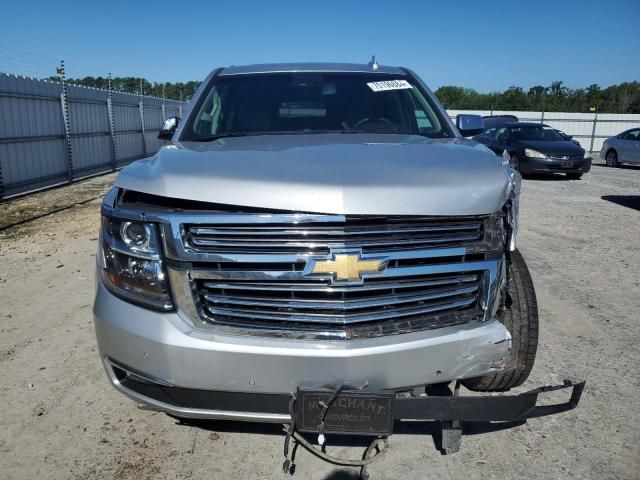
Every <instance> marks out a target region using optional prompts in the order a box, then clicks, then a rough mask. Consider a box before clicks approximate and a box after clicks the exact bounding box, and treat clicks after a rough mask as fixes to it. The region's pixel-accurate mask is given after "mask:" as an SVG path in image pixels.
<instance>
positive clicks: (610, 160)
mask: <svg viewBox="0 0 640 480" xmlns="http://www.w3.org/2000/svg"><path fill="white" fill-rule="evenodd" d="M605 162H606V163H607V167H619V166H620V162H618V152H616V151H615V150H609V151H608V152H607V156H606V157H605Z"/></svg>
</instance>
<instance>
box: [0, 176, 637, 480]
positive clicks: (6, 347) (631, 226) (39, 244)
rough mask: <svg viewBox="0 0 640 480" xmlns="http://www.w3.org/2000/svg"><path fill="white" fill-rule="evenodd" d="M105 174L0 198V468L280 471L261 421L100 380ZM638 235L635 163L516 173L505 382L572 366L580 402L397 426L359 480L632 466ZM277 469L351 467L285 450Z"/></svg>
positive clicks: (547, 376)
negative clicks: (446, 442) (522, 358)
mask: <svg viewBox="0 0 640 480" xmlns="http://www.w3.org/2000/svg"><path fill="white" fill-rule="evenodd" d="M112 180H113V177H112V176H105V177H100V178H96V179H92V180H89V181H86V182H83V183H80V184H76V185H74V186H71V187H65V188H61V189H57V190H52V191H49V192H44V193H40V194H37V195H33V196H30V197H28V198H24V199H19V200H16V201H14V202H11V203H6V204H1V205H0V229H3V230H2V231H0V305H2V309H1V310H0V365H1V370H0V371H1V372H2V385H1V387H0V388H1V390H0V402H1V404H2V413H1V415H0V468H1V471H2V474H1V476H2V478H6V479H26V478H29V479H31V478H39V479H49V478H71V479H90V478H117V479H154V478H176V479H178V478H179V479H187V478H193V479H201V478H203V479H204V478H263V479H266V478H284V475H283V474H282V473H281V471H280V466H281V464H282V457H281V451H282V440H283V438H282V435H281V434H280V430H279V428H278V427H277V426H269V425H252V424H240V423H225V422H203V423H198V424H197V425H195V426H185V425H180V424H177V423H176V421H175V420H173V419H172V418H170V417H168V416H166V415H164V414H161V413H156V412H151V411H147V410H143V409H139V408H138V407H137V405H136V404H135V403H134V402H132V401H130V400H128V399H127V398H125V397H124V396H122V395H121V394H119V393H117V392H116V391H115V390H114V389H113V388H112V387H110V386H109V384H108V382H107V379H106V377H105V375H104V372H103V371H102V367H101V365H100V362H99V359H98V355H97V352H96V346H95V338H94V331H93V322H92V314H91V306H92V302H93V289H94V279H93V268H94V262H95V252H96V247H97V242H96V240H97V229H98V213H99V200H98V199H94V198H95V197H97V196H99V195H100V194H101V193H104V191H106V189H107V188H108V185H109V183H110V182H111V181H112ZM92 199H93V200H92ZM69 206H70V207H69ZM66 207H68V208H66ZM53 210H58V211H57V212H55V213H51V214H48V215H47V212H50V211H53ZM42 215H44V216H42ZM33 217H37V218H35V219H33V220H29V219H30V218H33ZM16 222H22V223H20V224H19V225H16V226H13V227H9V228H6V227H7V226H9V225H11V224H13V223H16ZM639 239H640V169H636V168H624V169H608V168H605V167H602V166H594V168H593V171H592V172H591V173H590V174H588V175H586V176H585V177H584V179H583V180H580V181H566V180H564V179H561V180H554V179H545V180H527V181H525V184H524V191H523V202H522V220H521V237H520V249H521V251H522V252H523V254H524V256H525V258H526V259H527V261H528V263H529V267H530V269H531V271H532V275H533V278H534V282H535V286H536V289H537V294H538V301H539V304H540V309H541V312H540V313H541V322H542V324H541V338H540V347H539V353H538V359H537V361H536V365H535V367H534V371H533V373H532V376H531V378H530V379H529V381H528V382H527V383H526V384H525V386H524V387H521V388H519V389H518V391H524V390H528V389H530V388H533V387H536V386H538V385H540V384H543V383H550V382H559V381H561V380H562V378H564V377H566V376H569V375H574V376H576V377H582V378H586V379H587V382H588V383H587V388H586V389H585V392H584V395H583V400H582V403H581V405H580V407H579V408H578V409H577V410H574V411H571V412H568V413H564V414H561V415H558V416H555V417H548V418H542V419H534V420H531V421H529V422H528V423H527V424H525V425H521V426H518V427H515V428H511V429H506V430H496V431H491V432H487V433H481V430H482V429H481V428H479V427H478V426H476V427H475V428H471V429H470V430H469V431H468V432H467V434H466V435H465V436H464V437H463V442H462V450H461V452H460V453H457V454H455V455H450V456H442V455H440V454H439V453H438V451H437V450H436V449H435V448H434V441H433V438H432V433H433V432H434V431H435V429H434V428H433V425H431V424H428V423H427V424H418V423H409V424H403V425H401V426H399V428H398V431H399V433H398V434H396V435H394V436H393V437H391V441H390V443H391V450H390V452H389V453H388V454H387V455H386V456H385V457H383V458H382V459H381V460H380V461H379V462H376V463H374V464H373V466H372V467H371V468H370V473H371V476H372V479H379V478H431V479H439V478H446V479H454V478H455V479H458V478H464V479H465V480H471V479H487V478H496V479H511V478H536V479H538V478H539V479H545V480H546V479H552V478H554V479H555V478H581V479H582V478H594V479H613V478H628V479H630V478H640V473H639V472H640V446H639V445H640V415H638V412H639V411H640V388H639V387H640V373H639V372H640V369H639V367H640V346H639V345H640V335H639V333H640V295H639V294H640V261H639V260H640V248H639V245H638V242H639ZM563 398H564V397H563ZM342 450H344V451H343V452H342ZM347 450H349V451H347ZM335 451H340V452H342V453H345V454H348V455H350V456H353V455H356V454H360V452H361V450H360V449H358V450H357V452H356V451H355V450H352V449H349V448H348V447H344V448H339V449H337V450H334V452H335ZM293 478H303V479H307V480H309V479H332V480H338V479H349V478H356V477H355V476H352V472H350V471H346V470H343V469H334V468H333V467H332V466H330V465H327V464H324V463H322V462H320V461H319V460H317V459H315V458H314V457H311V456H310V455H309V454H308V453H306V452H304V451H300V453H299V455H298V471H297V473H296V476H295V477H293Z"/></svg>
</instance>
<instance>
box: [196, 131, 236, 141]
mask: <svg viewBox="0 0 640 480" xmlns="http://www.w3.org/2000/svg"><path fill="white" fill-rule="evenodd" d="M246 136H247V134H246V133H242V132H230V133H219V134H218V135H208V136H206V137H198V138H194V139H193V140H191V141H192V142H215V141H216V140H219V139H221V138H230V137H246Z"/></svg>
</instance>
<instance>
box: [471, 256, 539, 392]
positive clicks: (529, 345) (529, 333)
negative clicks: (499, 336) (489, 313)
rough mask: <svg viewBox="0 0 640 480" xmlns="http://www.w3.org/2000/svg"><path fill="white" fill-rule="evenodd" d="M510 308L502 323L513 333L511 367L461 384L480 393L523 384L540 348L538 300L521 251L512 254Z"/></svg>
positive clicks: (503, 390)
mask: <svg viewBox="0 0 640 480" xmlns="http://www.w3.org/2000/svg"><path fill="white" fill-rule="evenodd" d="M509 274H510V281H509V294H510V296H511V301H512V304H511V307H510V308H509V309H508V310H507V313H506V315H505V317H504V320H503V323H504V326H505V327H507V329H508V330H509V333H510V334H511V341H512V348H511V363H510V366H509V367H508V368H507V369H505V370H503V371H501V372H498V373H492V374H489V375H483V376H481V377H473V378H468V379H466V380H463V381H462V384H463V385H464V386H465V387H467V388H468V389H470V390H475V391H479V392H505V391H507V390H510V389H511V388H514V387H517V386H518V385H521V384H522V383H524V381H525V380H526V379H527V377H528V376H529V374H530V373H531V369H532V368H533V363H534V361H535V359H536V351H537V349H538V303H537V301H536V292H535V290H534V288H533V280H532V279H531V274H530V273H529V269H528V268H527V264H526V263H525V261H524V258H522V255H521V254H520V252H519V251H518V250H516V251H515V252H512V253H511V265H510V266H509Z"/></svg>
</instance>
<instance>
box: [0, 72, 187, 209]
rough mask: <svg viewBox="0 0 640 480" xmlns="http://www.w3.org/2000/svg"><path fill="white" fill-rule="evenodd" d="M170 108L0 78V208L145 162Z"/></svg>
mask: <svg viewBox="0 0 640 480" xmlns="http://www.w3.org/2000/svg"><path fill="white" fill-rule="evenodd" d="M184 107H185V104H184V103H182V102H178V101H175V100H166V99H163V98H158V97H149V96H143V95H135V94H129V93H122V92H116V91H112V90H101V89H96V88H89V87H81V86H76V85H69V84H65V83H63V82H55V81H48V80H38V79H34V78H28V77H21V76H16V75H8V74H2V73H0V200H2V199H7V198H11V197H13V196H16V195H21V194H25V193H28V192H31V191H34V190H38V189H42V188H47V187H51V186H54V185H59V184H63V183H70V182H73V181H76V180H79V179H82V178H86V177H88V176H92V175H96V174H100V173H106V172H109V171H115V170H116V169H117V168H119V167H121V166H123V165H126V164H127V163H130V162H131V161H134V160H137V159H140V158H144V157H148V156H150V155H153V154H154V153H155V152H156V151H157V150H158V149H159V148H160V146H161V142H160V141H159V140H158V139H157V135H158V132H159V131H160V129H161V127H162V125H163V123H164V120H165V119H166V118H168V117H171V116H180V117H181V116H182V111H183V108H184Z"/></svg>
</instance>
